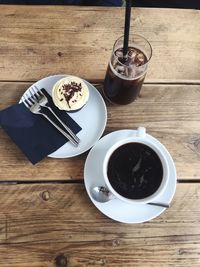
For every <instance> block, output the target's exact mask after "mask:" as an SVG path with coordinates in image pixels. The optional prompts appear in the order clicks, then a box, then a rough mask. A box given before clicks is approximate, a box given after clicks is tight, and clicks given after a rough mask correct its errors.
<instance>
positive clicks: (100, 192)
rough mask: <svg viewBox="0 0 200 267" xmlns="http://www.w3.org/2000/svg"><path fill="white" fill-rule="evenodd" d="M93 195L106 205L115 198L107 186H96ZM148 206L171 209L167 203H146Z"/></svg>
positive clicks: (92, 191)
mask: <svg viewBox="0 0 200 267" xmlns="http://www.w3.org/2000/svg"><path fill="white" fill-rule="evenodd" d="M91 195H92V197H93V198H94V200H96V201H97V202H100V203H105V202H108V201H110V200H111V199H114V198H115V196H114V195H113V194H112V193H111V192H110V191H109V190H108V189H107V188H106V187H105V186H95V187H94V188H92V190H91ZM146 204H148V205H153V206H158V207H162V208H169V204H165V203H151V202H150V203H146Z"/></svg>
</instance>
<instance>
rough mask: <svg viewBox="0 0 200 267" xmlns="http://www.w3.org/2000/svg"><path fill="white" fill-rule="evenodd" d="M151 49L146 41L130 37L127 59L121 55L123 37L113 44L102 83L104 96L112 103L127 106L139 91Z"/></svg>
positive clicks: (134, 36) (139, 37) (141, 38)
mask: <svg viewBox="0 0 200 267" xmlns="http://www.w3.org/2000/svg"><path fill="white" fill-rule="evenodd" d="M151 54H152V49H151V46H150V44H149V43H148V41H147V40H146V39H144V38H143V37H141V36H139V35H131V36H130V41H129V47H128V53H127V57H126V58H124V55H123V37H120V38H119V39H118V40H117V41H116V42H115V44H114V47H113V52H112V56H111V60H110V62H109V64H108V68H107V72H106V77H105V81H104V89H103V91H104V95H105V97H106V98H107V99H108V100H109V101H110V102H112V103H115V104H121V105H125V104H129V103H131V102H133V101H134V100H135V99H136V98H137V96H138V95H139V92H140V90H141V87H142V84H143V81H144V78H145V75H146V72H147V67H148V62H149V60H150V58H151Z"/></svg>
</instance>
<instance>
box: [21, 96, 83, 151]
mask: <svg viewBox="0 0 200 267" xmlns="http://www.w3.org/2000/svg"><path fill="white" fill-rule="evenodd" d="M22 101H23V103H24V105H25V106H26V107H27V108H28V109H29V110H30V111H31V112H32V113H34V114H38V115H41V116H43V117H44V118H45V119H47V120H48V121H49V122H50V123H51V124H52V125H53V126H54V127H55V128H56V129H57V130H58V131H59V132H60V133H61V134H63V135H64V136H65V137H66V138H67V139H68V140H69V141H70V142H71V143H72V144H73V145H75V146H78V143H77V142H76V141H75V140H74V139H73V138H72V137H71V136H70V135H69V134H68V133H66V132H65V131H63V130H62V129H61V128H60V127H59V126H58V125H57V124H56V123H55V122H54V121H52V120H51V119H50V118H49V117H48V116H47V115H46V114H44V113H42V112H41V107H40V105H39V104H38V103H37V102H36V101H34V100H33V99H32V98H30V97H25V96H22Z"/></svg>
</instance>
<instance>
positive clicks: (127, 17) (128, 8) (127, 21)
mask: <svg viewBox="0 0 200 267" xmlns="http://www.w3.org/2000/svg"><path fill="white" fill-rule="evenodd" d="M130 18H131V0H126V12H125V25H124V47H123V58H124V60H125V61H126V59H127V58H128V43H129V29H130Z"/></svg>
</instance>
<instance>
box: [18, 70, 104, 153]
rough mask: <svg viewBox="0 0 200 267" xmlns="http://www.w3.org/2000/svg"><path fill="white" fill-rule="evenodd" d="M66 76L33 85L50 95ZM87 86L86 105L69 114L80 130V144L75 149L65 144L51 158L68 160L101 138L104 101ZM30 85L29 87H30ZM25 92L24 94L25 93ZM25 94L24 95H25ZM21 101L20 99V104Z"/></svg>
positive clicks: (47, 78)
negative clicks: (55, 85)
mask: <svg viewBox="0 0 200 267" xmlns="http://www.w3.org/2000/svg"><path fill="white" fill-rule="evenodd" d="M66 76H67V75H54V76H49V77H46V78H44V79H42V80H39V81H37V82H36V83H34V85H36V86H37V87H38V88H45V89H46V91H47V92H48V93H49V94H50V95H51V91H52V87H53V85H54V84H55V83H56V82H57V81H58V80H60V79H62V78H63V77H66ZM85 82H86V84H87V85H88V88H89V92H90V97H89V100H88V102H87V104H86V105H85V106H84V107H83V108H82V109H81V110H79V111H77V112H74V113H69V115H70V117H72V118H73V119H74V120H75V121H76V122H77V123H78V124H79V125H80V126H81V128H82V130H81V131H80V132H79V133H78V134H77V136H78V137H79V138H80V140H81V142H80V145H79V146H78V147H75V146H74V145H72V144H71V143H70V142H67V143H66V144H64V145H63V146H62V147H60V148H59V149H58V150H56V151H55V152H53V153H52V154H50V155H48V156H49V157H52V158H69V157H74V156H77V155H80V154H82V153H84V152H85V151H87V150H88V149H90V148H91V147H92V146H93V145H94V144H95V143H96V141H97V140H99V138H100V137H101V135H102V134H103V132H104V129H105V127H106V122H107V109H106V105H105V103H104V100H103V98H102V96H101V95H100V93H99V92H98V91H97V89H96V88H95V87H94V86H93V85H92V84H90V83H89V82H87V81H85ZM32 86H33V85H31V86H30V87H32ZM30 87H29V88H28V89H27V91H28V90H29V89H30ZM27 91H26V92H27ZM26 92H25V93H26ZM21 101H22V99H20V102H21Z"/></svg>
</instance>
